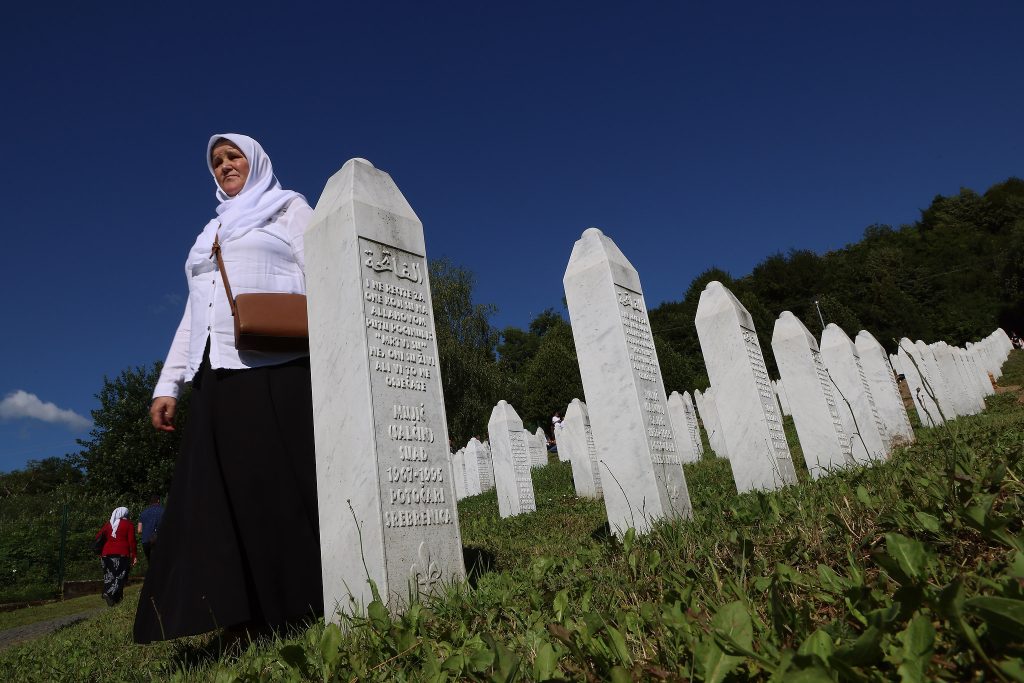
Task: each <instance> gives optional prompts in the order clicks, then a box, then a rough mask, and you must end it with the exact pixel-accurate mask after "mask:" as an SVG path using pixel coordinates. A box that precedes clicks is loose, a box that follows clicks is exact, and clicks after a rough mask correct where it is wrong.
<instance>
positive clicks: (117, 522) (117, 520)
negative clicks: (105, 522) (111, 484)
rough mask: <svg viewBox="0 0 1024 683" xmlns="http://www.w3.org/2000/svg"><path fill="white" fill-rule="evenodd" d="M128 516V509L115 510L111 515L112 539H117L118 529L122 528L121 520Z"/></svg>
mask: <svg viewBox="0 0 1024 683" xmlns="http://www.w3.org/2000/svg"><path fill="white" fill-rule="evenodd" d="M127 516H128V508H126V507H120V508H114V511H113V512H111V513H110V528H111V532H110V536H111V538H117V527H119V526H121V520H122V519H123V518H125V517H127Z"/></svg>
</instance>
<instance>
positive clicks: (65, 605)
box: [0, 586, 141, 631]
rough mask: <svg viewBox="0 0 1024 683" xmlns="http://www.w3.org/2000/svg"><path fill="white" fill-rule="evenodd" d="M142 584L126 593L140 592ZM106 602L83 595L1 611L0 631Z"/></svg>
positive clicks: (90, 608)
mask: <svg viewBox="0 0 1024 683" xmlns="http://www.w3.org/2000/svg"><path fill="white" fill-rule="evenodd" d="M140 588H141V586H132V587H130V588H126V589H125V595H130V594H131V593H133V592H134V593H137V592H139V590H140ZM105 606H106V603H104V602H103V598H101V597H100V596H99V595H83V596H82V597H80V598H72V599H71V600H61V601H58V602H51V603H49V604H46V605H39V606H36V607H29V608H25V609H17V610H13V611H11V612H0V631H3V630H6V629H9V628H14V627H16V626H25V625H27V624H35V623H37V622H40V621H48V620H50V619H56V618H57V617H66V616H68V615H71V614H79V613H81V612H88V611H89V610H93V609H97V608H99V607H105Z"/></svg>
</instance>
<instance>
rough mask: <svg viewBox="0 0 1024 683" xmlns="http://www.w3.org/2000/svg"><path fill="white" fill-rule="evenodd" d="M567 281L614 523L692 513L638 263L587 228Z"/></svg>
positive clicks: (642, 523)
mask: <svg viewBox="0 0 1024 683" xmlns="http://www.w3.org/2000/svg"><path fill="white" fill-rule="evenodd" d="M563 284H564V286H565V298H566V303H567V304H568V308H569V318H570V320H571V323H572V333H573V339H574V341H575V343H576V350H577V355H578V360H579V366H580V376H581V378H582V380H583V391H584V394H585V395H586V397H587V407H588V410H589V413H590V418H591V429H592V431H593V435H594V443H595V446H596V451H597V460H598V463H599V465H600V467H599V476H600V479H601V482H602V484H603V489H604V501H605V510H606V512H607V515H608V524H609V526H610V528H611V529H612V530H613V532H614V533H616V534H618V535H621V534H623V533H625V531H626V530H627V529H629V528H635V529H636V530H637V532H639V533H645V532H646V531H648V530H649V529H650V527H651V524H652V523H653V522H654V521H656V520H659V519H673V518H685V517H689V516H690V515H691V512H692V511H691V506H690V495H689V491H688V490H687V487H686V479H685V477H684V475H683V468H682V467H681V462H680V459H679V454H678V453H677V451H676V445H675V437H674V435H673V433H672V428H671V426H670V425H669V421H668V414H667V400H666V396H665V387H664V384H663V383H662V379H661V369H660V366H659V364H658V354H657V352H656V350H655V348H654V338H653V336H652V333H651V328H650V322H649V320H648V317H647V306H646V304H645V302H644V296H643V289H642V287H641V286H640V277H639V276H638V275H637V272H636V269H635V268H633V266H632V264H630V262H629V260H628V259H626V257H625V256H624V255H623V254H622V252H621V251H619V248H618V247H617V246H616V245H615V243H614V242H612V240H610V239H609V238H608V237H606V236H605V235H604V234H602V232H601V231H600V230H598V229H596V228H590V229H588V230H586V231H585V232H584V233H583V235H582V236H581V237H580V239H579V240H577V242H576V244H575V245H573V250H572V255H571V256H570V258H569V264H568V266H567V267H566V271H565V276H564V278H563ZM559 438H561V437H559Z"/></svg>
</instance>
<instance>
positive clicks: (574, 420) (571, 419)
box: [562, 398, 602, 498]
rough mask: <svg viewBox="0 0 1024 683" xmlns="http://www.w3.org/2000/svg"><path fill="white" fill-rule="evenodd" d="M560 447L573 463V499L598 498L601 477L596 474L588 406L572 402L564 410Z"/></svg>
mask: <svg viewBox="0 0 1024 683" xmlns="http://www.w3.org/2000/svg"><path fill="white" fill-rule="evenodd" d="M564 425H565V427H564V429H562V443H563V444H565V449H566V451H567V453H568V454H569V462H570V463H572V481H573V484H574V485H575V486H576V495H577V496H579V497H580V498H600V497H601V495H602V489H601V473H600V472H599V471H598V463H597V449H596V448H595V446H594V435H593V432H592V431H591V427H590V416H589V415H588V414H587V405H586V404H585V403H584V402H583V401H581V400H579V399H578V398H574V399H573V400H572V402H571V403H570V404H569V407H568V408H566V409H565V421H564Z"/></svg>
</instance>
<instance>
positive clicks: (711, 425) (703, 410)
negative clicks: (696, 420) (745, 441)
mask: <svg viewBox="0 0 1024 683" xmlns="http://www.w3.org/2000/svg"><path fill="white" fill-rule="evenodd" d="M714 389H715V388H714V387H708V388H707V389H706V390H705V391H704V393H703V394H702V393H701V392H700V389H697V390H696V391H694V392H693V397H694V399H695V400H696V401H697V412H698V414H699V416H700V419H701V420H702V421H703V422H704V432H705V433H706V434H707V435H708V443H709V444H710V445H711V450H712V451H714V452H715V455H716V456H718V457H719V458H728V457H729V448H728V447H727V446H726V445H725V436H723V432H722V419H721V418H720V417H719V416H718V408H717V407H716V406H715V391H714Z"/></svg>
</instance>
